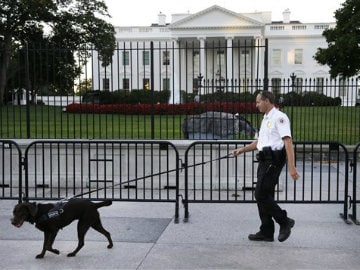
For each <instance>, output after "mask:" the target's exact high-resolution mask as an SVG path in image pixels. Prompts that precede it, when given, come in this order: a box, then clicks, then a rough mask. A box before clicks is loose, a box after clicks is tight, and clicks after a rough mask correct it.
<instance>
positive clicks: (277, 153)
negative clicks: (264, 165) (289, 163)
mask: <svg viewBox="0 0 360 270" xmlns="http://www.w3.org/2000/svg"><path fill="white" fill-rule="evenodd" d="M284 155H285V148H283V149H281V150H272V149H271V147H264V148H263V150H262V151H259V152H258V153H257V154H256V159H257V160H258V161H266V160H273V161H275V162H277V161H280V160H282V159H283V158H284V157H285V156H284Z"/></svg>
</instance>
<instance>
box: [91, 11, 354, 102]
mask: <svg viewBox="0 0 360 270" xmlns="http://www.w3.org/2000/svg"><path fill="white" fill-rule="evenodd" d="M290 15H291V14H290V11H289V10H285V11H284V12H283V20H282V21H272V19H271V12H254V13H238V12H235V11H231V10H228V9H225V8H223V7H220V6H217V5H214V6H211V7H209V8H207V9H205V10H202V11H200V12H197V13H194V14H190V13H186V14H173V15H172V18H171V22H169V23H167V18H166V15H165V14H162V13H160V14H159V15H158V22H157V23H155V24H152V25H151V26H144V27H138V26H134V27H121V26H116V27H115V29H116V39H117V42H118V47H117V51H116V52H115V53H114V56H113V62H112V64H111V65H109V66H107V67H102V66H101V65H100V64H99V63H98V62H96V61H93V66H92V70H93V82H94V90H96V89H100V90H110V91H114V90H118V89H129V90H133V89H148V88H151V89H155V90H171V93H172V94H171V100H170V102H172V103H179V102H181V91H184V92H188V93H192V92H194V91H196V92H198V93H200V94H205V93H206V91H210V90H211V89H216V90H219V89H220V90H226V91H246V90H247V87H248V86H249V85H250V84H251V85H254V83H255V84H257V83H258V82H259V81H261V80H263V79H264V78H267V81H268V84H269V86H270V87H271V90H272V91H277V92H281V91H284V90H283V87H282V85H283V84H284V83H285V82H286V81H289V80H291V79H290V78H291V77H290V76H291V75H295V76H296V79H295V81H294V84H295V86H296V89H297V91H305V90H304V89H302V87H303V85H305V84H309V81H307V80H310V81H311V84H312V88H311V89H310V88H309V87H308V88H306V91H308V90H315V91H319V92H323V91H324V89H323V88H324V86H325V85H326V84H327V83H326V82H327V81H328V80H330V75H329V72H328V71H329V68H328V67H327V66H322V65H319V64H317V62H316V61H315V60H314V59H313V56H314V54H315V52H316V50H317V48H319V47H323V48H324V47H327V43H326V41H325V38H324V37H323V36H322V32H323V31H324V30H325V29H327V28H331V27H334V26H335V23H334V22H328V23H301V22H299V21H292V20H291V19H290ZM293 78H294V77H293ZM261 84H262V83H261ZM262 85H263V84H262ZM214 86H215V88H214ZM342 89H344V88H342V87H338V89H337V90H336V91H331V93H330V95H332V96H340V97H341V98H342V99H343V101H344V102H345V101H346V103H347V104H352V105H353V104H355V100H356V95H359V94H360V93H357V91H358V90H357V88H354V90H353V91H351V93H349V92H348V91H344V90H342ZM324 93H325V92H324Z"/></svg>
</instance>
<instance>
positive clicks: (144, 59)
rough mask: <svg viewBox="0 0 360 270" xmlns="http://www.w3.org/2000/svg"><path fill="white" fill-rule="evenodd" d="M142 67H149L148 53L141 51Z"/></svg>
mask: <svg viewBox="0 0 360 270" xmlns="http://www.w3.org/2000/svg"><path fill="white" fill-rule="evenodd" d="M143 65H144V66H148V65H150V52H149V51H143Z"/></svg>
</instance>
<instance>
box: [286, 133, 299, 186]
mask: <svg viewBox="0 0 360 270" xmlns="http://www.w3.org/2000/svg"><path fill="white" fill-rule="evenodd" d="M283 141H284V144H285V150H286V156H287V160H288V167H289V173H290V175H291V177H292V178H293V179H294V180H297V179H298V177H299V174H298V172H297V170H296V167H295V154H294V147H293V143H292V139H291V137H288V136H286V137H284V138H283Z"/></svg>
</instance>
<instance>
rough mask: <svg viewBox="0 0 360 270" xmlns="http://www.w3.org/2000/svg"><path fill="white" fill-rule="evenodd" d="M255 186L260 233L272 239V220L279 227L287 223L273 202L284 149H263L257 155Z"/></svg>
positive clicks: (284, 159)
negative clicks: (257, 164)
mask: <svg viewBox="0 0 360 270" xmlns="http://www.w3.org/2000/svg"><path fill="white" fill-rule="evenodd" d="M258 160H259V166H258V170H257V184H256V189H255V198H256V202H257V206H258V210H259V216H260V220H261V226H260V231H261V232H262V234H263V235H265V236H269V237H272V236H273V235H274V231H275V225H274V221H273V219H274V220H275V221H276V222H277V223H279V224H280V225H282V224H285V223H286V222H287V213H286V211H285V210H282V209H281V208H280V207H279V205H278V204H277V203H276V202H275V186H276V185H277V184H278V182H279V176H280V173H281V170H282V168H283V167H284V165H285V162H286V152H285V149H283V150H280V151H272V150H271V149H265V150H264V151H260V152H259V154H258Z"/></svg>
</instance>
